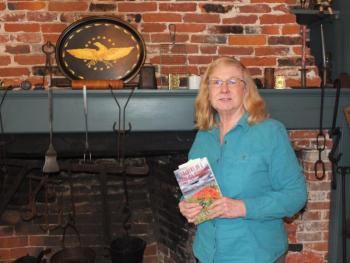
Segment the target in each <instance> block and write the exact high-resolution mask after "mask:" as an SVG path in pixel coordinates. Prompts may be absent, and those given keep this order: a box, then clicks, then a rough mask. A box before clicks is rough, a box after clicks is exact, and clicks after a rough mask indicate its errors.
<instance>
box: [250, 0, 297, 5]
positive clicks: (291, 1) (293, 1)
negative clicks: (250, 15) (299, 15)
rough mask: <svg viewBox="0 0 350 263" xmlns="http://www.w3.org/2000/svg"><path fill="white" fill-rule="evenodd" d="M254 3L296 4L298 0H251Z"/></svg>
mask: <svg viewBox="0 0 350 263" xmlns="http://www.w3.org/2000/svg"><path fill="white" fill-rule="evenodd" d="M250 2H251V3H252V4H256V3H286V4H296V0H251V1H250Z"/></svg>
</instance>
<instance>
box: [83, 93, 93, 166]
mask: <svg viewBox="0 0 350 263" xmlns="http://www.w3.org/2000/svg"><path fill="white" fill-rule="evenodd" d="M83 101H84V121H85V151H84V162H86V161H89V162H91V161H92V157H91V151H90V147H89V137H88V133H89V131H88V104H87V94H86V86H84V87H83Z"/></svg>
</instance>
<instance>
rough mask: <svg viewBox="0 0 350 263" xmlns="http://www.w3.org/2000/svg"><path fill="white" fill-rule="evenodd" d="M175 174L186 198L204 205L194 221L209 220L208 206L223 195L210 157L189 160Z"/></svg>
mask: <svg viewBox="0 0 350 263" xmlns="http://www.w3.org/2000/svg"><path fill="white" fill-rule="evenodd" d="M174 174H175V177H176V180H177V182H178V184H179V186H180V189H181V192H182V194H183V196H184V198H185V200H186V201H188V202H193V203H199V204H200V205H201V206H202V207H203V209H202V211H201V213H200V214H199V215H198V217H197V219H196V221H195V222H194V223H195V224H196V225H197V224H200V223H202V222H204V221H206V220H208V217H207V214H208V210H207V208H208V206H210V205H211V204H212V203H213V202H214V200H216V199H219V198H220V197H221V196H222V194H221V191H220V188H219V185H218V183H217V181H216V179H215V175H214V173H213V170H212V169H211V167H210V164H209V162H208V159H207V158H206V157H204V158H198V159H194V160H189V161H188V162H186V163H184V164H182V165H180V166H179V169H177V170H175V171H174Z"/></svg>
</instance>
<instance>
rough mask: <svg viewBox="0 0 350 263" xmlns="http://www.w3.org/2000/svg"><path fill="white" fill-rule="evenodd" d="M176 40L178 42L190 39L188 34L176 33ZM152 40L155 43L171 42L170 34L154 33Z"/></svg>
mask: <svg viewBox="0 0 350 263" xmlns="http://www.w3.org/2000/svg"><path fill="white" fill-rule="evenodd" d="M175 40H176V42H177V43H181V42H186V41H187V40H188V35H179V34H176V38H175ZM151 41H152V42H154V43H164V42H166V43H169V44H170V43H171V39H170V36H169V34H152V35H151Z"/></svg>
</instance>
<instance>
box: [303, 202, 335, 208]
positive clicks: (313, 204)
mask: <svg viewBox="0 0 350 263" xmlns="http://www.w3.org/2000/svg"><path fill="white" fill-rule="evenodd" d="M306 207H307V209H309V210H313V209H316V210H319V209H323V210H328V209H329V207H330V203H329V202H310V201H309V202H307V205H306Z"/></svg>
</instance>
